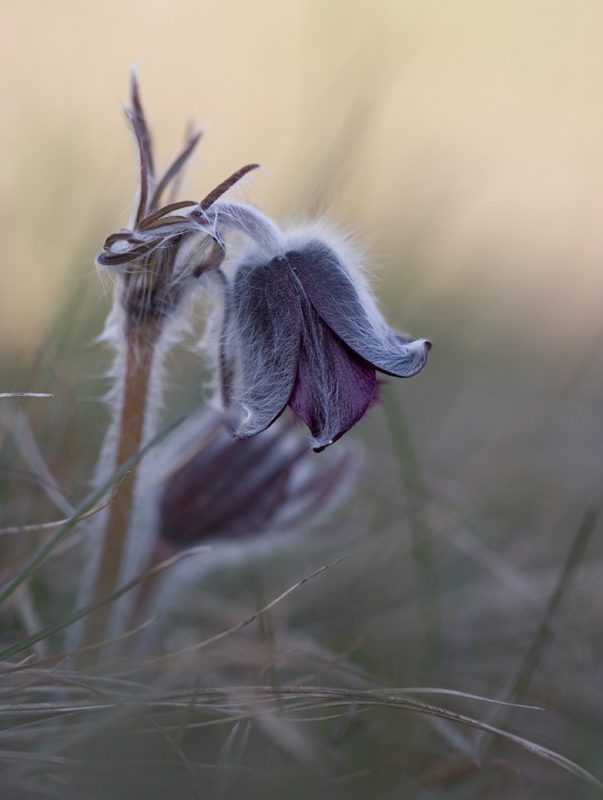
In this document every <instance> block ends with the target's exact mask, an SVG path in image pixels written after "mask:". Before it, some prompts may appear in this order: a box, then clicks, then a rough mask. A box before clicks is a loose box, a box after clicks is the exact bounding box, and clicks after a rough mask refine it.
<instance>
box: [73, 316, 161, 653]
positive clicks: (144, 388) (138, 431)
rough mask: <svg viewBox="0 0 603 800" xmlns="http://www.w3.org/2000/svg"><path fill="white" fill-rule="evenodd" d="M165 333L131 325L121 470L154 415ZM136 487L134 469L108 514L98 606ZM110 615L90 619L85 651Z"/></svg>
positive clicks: (109, 583)
mask: <svg viewBox="0 0 603 800" xmlns="http://www.w3.org/2000/svg"><path fill="white" fill-rule="evenodd" d="M160 334H161V326H160V324H158V323H157V322H156V321H147V322H145V323H143V324H141V325H136V326H134V325H127V327H126V331H125V337H126V359H125V374H124V383H123V392H122V399H121V408H120V411H119V421H118V431H117V448H116V454H115V463H114V465H113V466H114V468H115V469H117V468H118V467H120V466H121V465H122V464H123V463H124V462H126V461H127V460H128V459H129V458H131V457H132V456H133V455H135V454H136V453H137V452H138V450H139V449H140V447H141V445H142V437H143V434H144V428H145V420H146V417H147V415H148V396H149V384H150V380H151V373H152V369H153V363H154V357H155V346H156V344H157V341H158V339H159V336H160ZM135 483H136V470H135V469H134V470H132V472H131V473H130V475H129V476H128V477H127V478H126V480H125V482H124V485H123V487H122V489H121V491H120V492H119V494H118V495H117V497H116V498H115V500H114V501H113V503H112V504H111V505H110V507H109V510H108V512H107V522H106V528H105V535H104V540H103V544H102V551H101V558H100V564H99V568H98V572H97V576H96V582H95V586H94V591H93V593H92V598H91V600H92V602H94V601H96V600H98V599H99V598H101V597H104V596H105V595H108V594H110V593H111V592H113V591H114V590H115V588H116V584H117V580H118V578H119V575H120V572H121V568H122V561H123V554H124V549H125V545H126V540H127V535H128V528H129V525H130V516H131V512H132V503H133V500H134V486H135ZM110 614H111V605H106V606H103V607H102V608H101V609H99V610H98V611H97V612H96V613H94V614H91V615H90V616H89V617H88V620H87V623H86V627H85V629H84V636H83V639H82V646H83V647H86V646H88V645H91V644H94V643H95V642H99V641H101V640H102V639H103V638H104V637H105V635H106V632H107V627H108V624H109V619H110ZM91 655H92V656H93V654H92V653H90V652H89V653H87V654H86V656H87V657H90V656H91Z"/></svg>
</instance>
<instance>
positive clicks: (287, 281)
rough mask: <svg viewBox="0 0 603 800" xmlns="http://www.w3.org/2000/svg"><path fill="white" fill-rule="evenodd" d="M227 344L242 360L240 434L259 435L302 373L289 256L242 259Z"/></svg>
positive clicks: (298, 315)
mask: <svg viewBox="0 0 603 800" xmlns="http://www.w3.org/2000/svg"><path fill="white" fill-rule="evenodd" d="M231 303H232V305H231V308H232V323H231V325H230V331H229V332H228V334H227V335H228V339H227V341H226V347H227V348H232V349H234V351H235V357H236V358H238V361H239V363H240V365H241V373H242V375H241V376H240V377H239V379H238V381H239V382H240V384H241V385H237V381H236V380H235V385H234V386H233V395H234V397H236V399H237V401H238V403H239V404H240V405H241V406H242V409H243V411H244V412H245V417H244V418H243V419H242V421H241V423H240V424H239V427H238V429H237V436H253V435H254V434H256V433H259V432H260V431H262V430H264V428H267V427H268V426H269V425H270V424H271V423H272V422H274V420H275V419H276V418H277V417H278V416H279V414H281V412H282V411H283V409H284V408H285V406H286V405H287V402H288V401H289V397H290V396H291V392H292V391H293V384H294V382H295V376H296V374H297V361H298V353H299V342H300V326H301V310H300V306H299V300H298V296H297V291H296V287H295V284H294V281H293V277H292V275H291V272H290V271H289V269H287V262H286V260H285V259H284V258H282V257H278V258H275V259H273V260H272V261H271V262H270V263H269V264H261V265H259V266H255V265H247V264H242V265H241V266H240V267H239V269H238V271H237V274H236V276H235V279H234V284H233V287H232V289H231Z"/></svg>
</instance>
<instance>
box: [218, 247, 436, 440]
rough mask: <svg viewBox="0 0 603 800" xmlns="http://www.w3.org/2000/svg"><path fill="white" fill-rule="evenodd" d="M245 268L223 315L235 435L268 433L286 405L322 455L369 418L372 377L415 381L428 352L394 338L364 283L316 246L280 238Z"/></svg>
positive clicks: (423, 344)
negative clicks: (235, 412) (236, 414)
mask: <svg viewBox="0 0 603 800" xmlns="http://www.w3.org/2000/svg"><path fill="white" fill-rule="evenodd" d="M279 250H280V252H276V253H271V254H270V255H269V256H267V255H266V251H265V248H264V249H263V251H262V252H261V253H260V254H258V255H255V256H251V257H250V258H248V259H247V260H243V261H242V263H241V264H240V265H239V266H238V269H237V271H236V274H235V276H234V279H233V281H232V284H231V287H230V292H229V298H228V306H227V310H226V314H225V335H224V342H223V350H224V353H225V355H224V358H223V360H224V361H225V362H226V363H227V365H228V368H227V373H228V375H229V378H228V385H227V386H226V391H225V395H226V400H227V402H228V404H229V405H230V406H231V407H233V408H234V409H238V412H239V417H238V427H237V430H236V432H237V435H239V436H242V437H245V436H252V435H254V434H256V433H258V432H259V431H261V430H263V429H264V428H266V427H268V426H269V425H270V424H271V423H272V422H273V421H274V420H275V419H276V418H277V417H278V416H279V415H280V414H281V413H282V411H283V410H284V408H285V407H286V406H287V405H289V406H290V407H291V408H292V409H293V411H295V413H296V414H297V415H298V416H299V417H301V418H302V419H303V421H304V422H305V423H306V425H307V426H308V428H309V429H310V432H311V434H312V444H313V447H314V449H315V450H316V451H321V450H323V449H324V448H325V447H327V446H328V445H330V444H332V443H333V442H334V441H336V440H337V439H339V437H340V436H342V435H343V434H344V433H345V432H346V431H348V430H349V429H350V428H351V427H352V426H353V425H355V424H356V423H357V422H358V421H359V420H360V419H361V418H362V416H363V415H364V414H365V412H366V411H367V409H368V408H369V406H370V405H371V403H372V402H373V400H374V398H375V391H376V386H377V381H376V375H375V372H376V371H379V372H383V373H385V374H386V375H393V376H396V377H400V378H409V377H411V376H412V375H416V373H417V372H419V371H420V370H421V369H422V368H423V367H424V366H425V362H426V360H427V353H428V351H429V348H430V347H431V345H430V343H429V342H428V341H426V340H425V339H417V340H413V339H411V338H410V337H409V336H407V335H405V334H401V333H397V332H396V331H394V330H392V329H391V328H390V327H389V326H388V325H387V324H386V323H385V321H384V319H383V317H382V316H381V314H380V312H379V311H378V309H377V307H376V305H375V302H374V300H373V298H372V297H371V295H370V292H369V291H368V288H367V286H366V284H365V282H364V281H363V279H362V276H361V275H360V274H359V273H358V274H356V273H355V272H353V271H351V270H349V269H348V268H347V267H346V265H345V263H344V258H343V257H340V256H339V255H338V254H337V252H335V249H333V248H332V247H331V246H329V245H327V244H326V243H325V242H323V241H321V240H319V239H312V238H306V239H302V238H300V237H297V238H296V239H295V240H287V239H286V238H284V237H283V239H282V242H281V246H280V247H279Z"/></svg>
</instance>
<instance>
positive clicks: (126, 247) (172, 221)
mask: <svg viewBox="0 0 603 800" xmlns="http://www.w3.org/2000/svg"><path fill="white" fill-rule="evenodd" d="M127 114H128V119H129V121H130V124H131V126H132V129H133V131H134V134H135V137H136V142H137V146H138V151H139V158H140V185H139V192H138V199H137V202H136V205H135V209H134V213H133V220H132V224H131V228H129V229H125V228H122V229H121V230H120V231H119V232H118V233H114V234H112V235H111V236H109V237H108V238H107V240H106V241H105V244H104V247H103V250H102V252H101V254H100V255H99V256H98V258H97V263H98V264H99V265H100V266H102V267H105V268H106V269H108V270H110V271H111V272H113V273H114V274H116V275H117V276H118V280H119V298H120V302H121V305H122V308H123V310H124V311H125V314H126V318H127V321H128V324H129V325H130V326H134V327H139V326H141V325H143V324H144V323H145V322H147V321H153V322H157V321H161V320H162V319H163V318H165V317H168V316H170V315H173V314H174V313H175V312H176V311H177V310H178V308H179V306H180V304H181V301H182V299H183V297H184V294H185V292H186V290H187V289H188V288H189V287H191V286H192V285H194V284H195V283H196V281H197V279H198V278H200V277H201V275H203V274H204V273H206V272H210V271H212V270H216V269H218V267H219V266H220V264H221V263H222V261H223V260H224V255H225V248H224V242H223V240H222V237H221V235H220V230H219V225H217V224H216V215H215V214H212V213H211V207H212V206H213V204H214V203H215V201H216V200H218V198H219V197H220V196H221V195H222V194H223V193H224V192H226V191H227V190H228V189H230V188H231V187H232V186H233V185H234V184H235V183H236V182H237V181H239V180H240V179H241V178H242V177H243V176H244V175H246V174H247V173H248V172H249V171H250V170H252V169H255V168H257V166H258V165H257V164H249V165H247V166H245V167H242V168H241V169H240V170H237V172H235V173H234V175H232V176H231V177H230V178H228V179H227V180H226V181H224V182H223V183H221V184H220V185H219V186H218V187H217V188H216V189H214V190H213V191H212V192H210V194H209V195H208V196H207V197H206V198H205V199H204V200H202V201H201V202H200V203H197V202H195V201H192V200H183V201H180V202H170V203H168V204H167V205H164V206H160V201H161V198H162V196H163V195H164V193H165V192H166V190H168V189H169V188H170V187H172V188H174V187H175V186H176V185H177V183H178V180H179V178H180V177H181V176H182V171H183V169H184V167H185V166H186V164H187V163H188V161H189V159H190V157H191V156H192V154H193V152H194V150H195V147H196V146H197V144H198V142H199V139H200V138H201V133H200V132H199V131H196V132H193V133H191V134H190V136H189V137H188V139H187V141H186V144H185V146H184V148H183V149H182V151H181V152H180V153H179V155H178V156H177V157H176V158H175V159H174V161H173V163H172V164H170V165H169V166H168V167H167V168H166V170H165V172H164V173H163V174H162V175H159V176H156V175H155V166H154V156H153V142H152V138H151V133H150V130H149V127H148V125H147V122H146V117H145V114H144V110H143V108H142V104H141V102H140V95H139V92H138V84H137V81H136V76H135V75H134V74H133V75H132V105H131V108H130V109H129V110H128V112H127Z"/></svg>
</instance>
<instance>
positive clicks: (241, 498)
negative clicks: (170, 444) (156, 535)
mask: <svg viewBox="0 0 603 800" xmlns="http://www.w3.org/2000/svg"><path fill="white" fill-rule="evenodd" d="M272 430H273V429H271V430H270V431H266V432H265V433H263V434H260V435H259V436H256V437H253V438H251V439H233V438H232V437H231V435H230V434H229V433H228V432H227V431H221V432H220V433H219V434H218V436H217V437H216V438H215V439H214V441H213V442H211V443H210V444H209V445H208V446H207V447H206V448H205V449H204V450H202V451H201V452H200V453H198V454H197V455H196V456H194V457H193V458H192V459H191V460H190V461H189V462H187V463H186V464H185V465H184V466H183V467H182V468H181V469H180V470H178V472H176V473H175V474H174V475H173V476H172V477H171V478H170V480H169V481H168V482H167V484H166V487H165V491H164V494H163V498H162V501H161V509H160V519H161V530H160V536H161V538H162V539H163V540H164V541H167V542H171V543H172V544H175V545H177V546H179V547H190V546H191V545H193V544H196V543H198V542H200V541H203V540H207V539H216V538H223V539H237V538H242V537H245V536H250V535H252V534H254V533H257V532H259V531H261V530H263V529H265V528H267V527H269V525H270V522H271V520H272V518H273V517H274V516H275V515H276V514H277V513H278V511H279V508H280V507H281V506H282V504H283V503H284V502H286V499H287V493H288V491H289V489H288V486H289V481H290V478H291V472H292V469H293V468H294V466H295V465H296V463H297V461H298V460H299V457H300V455H301V453H302V451H301V450H300V449H293V450H292V449H287V448H283V447H282V433H281V435H280V436H279V434H278V433H276V434H273V432H272Z"/></svg>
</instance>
